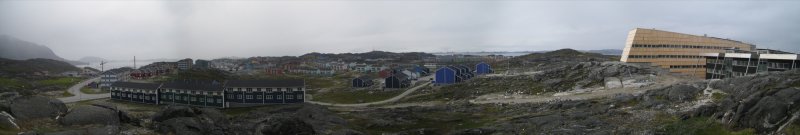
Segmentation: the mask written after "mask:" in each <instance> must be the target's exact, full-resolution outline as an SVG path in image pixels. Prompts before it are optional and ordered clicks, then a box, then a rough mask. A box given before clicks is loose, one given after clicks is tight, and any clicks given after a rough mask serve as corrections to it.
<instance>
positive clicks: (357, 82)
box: [352, 75, 374, 88]
mask: <svg viewBox="0 0 800 135" xmlns="http://www.w3.org/2000/svg"><path fill="white" fill-rule="evenodd" d="M372 80H373V79H372V77H369V76H366V75H365V76H360V77H356V78H353V80H352V82H353V83H352V86H353V87H354V88H363V87H370V86H372V85H373V84H374V82H373V81H372Z"/></svg>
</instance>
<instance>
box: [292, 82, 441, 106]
mask: <svg viewBox="0 0 800 135" xmlns="http://www.w3.org/2000/svg"><path fill="white" fill-rule="evenodd" d="M430 78H433V76H425V77H420V78H419V79H417V80H419V81H418V82H423V83H422V84H420V85H417V86H414V87H412V88H410V89H408V90H406V91H405V92H403V93H400V95H397V96H395V97H392V98H389V99H386V100H382V101H375V102H368V103H358V104H337V103H325V102H319V101H310V100H308V101H306V103H310V104H317V105H324V106H335V107H367V106H370V105H378V104H386V103H391V102H395V101H397V100H400V99H403V98H404V97H406V96H408V95H409V94H411V93H414V91H417V90H419V89H421V88H423V87H425V86H428V85H430V84H431V82H430V81H429V79H430Z"/></svg>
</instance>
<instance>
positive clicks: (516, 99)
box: [469, 75, 683, 104]
mask: <svg viewBox="0 0 800 135" xmlns="http://www.w3.org/2000/svg"><path fill="white" fill-rule="evenodd" d="M657 79H658V80H656V82H655V83H654V84H652V85H649V86H644V87H638V88H631V87H626V88H612V89H593V90H591V91H588V92H585V93H573V94H568V95H558V96H556V95H511V96H504V95H499V94H495V95H492V94H489V95H484V96H481V97H478V98H477V99H473V100H470V101H469V102H470V103H474V104H492V103H543V102H551V101H560V100H586V99H596V98H604V97H611V96H614V95H618V94H636V93H643V92H645V91H647V90H651V89H658V88H664V87H668V86H670V85H672V84H676V83H679V82H683V81H681V79H680V78H677V77H674V76H670V75H664V76H659V77H658V78H657Z"/></svg>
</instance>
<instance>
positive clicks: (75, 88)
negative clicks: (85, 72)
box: [58, 77, 111, 103]
mask: <svg viewBox="0 0 800 135" xmlns="http://www.w3.org/2000/svg"><path fill="white" fill-rule="evenodd" d="M97 80H100V77H95V78H91V79H87V80H83V81H81V82H80V83H78V84H75V85H72V87H70V88H69V89H67V92H69V93H72V95H73V96H71V97H63V98H58V100H61V101H62V102H64V103H72V102H78V101H85V100H93V99H101V98H108V97H111V94H109V93H105V94H85V93H83V92H81V88H83V86H86V85H89V83H91V82H94V81H97Z"/></svg>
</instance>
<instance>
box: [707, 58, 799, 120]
mask: <svg viewBox="0 0 800 135" xmlns="http://www.w3.org/2000/svg"><path fill="white" fill-rule="evenodd" d="M710 86H711V87H712V88H714V89H718V90H721V91H723V92H725V93H727V95H728V96H727V97H725V98H723V99H722V100H721V101H720V103H718V104H715V105H709V106H707V107H703V108H698V109H695V110H694V112H693V113H694V115H697V116H711V117H713V118H717V119H718V120H719V121H721V122H723V123H725V124H728V125H731V126H732V127H736V128H753V129H755V130H756V131H757V132H759V133H773V132H777V131H779V129H780V128H781V127H782V126H785V125H788V124H791V123H793V122H795V121H796V119H797V117H798V116H800V106H797V105H795V104H796V103H800V88H798V87H800V70H794V71H787V72H775V73H767V74H758V75H755V76H744V77H738V78H730V79H723V80H719V81H715V82H713V83H711V85H710Z"/></svg>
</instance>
